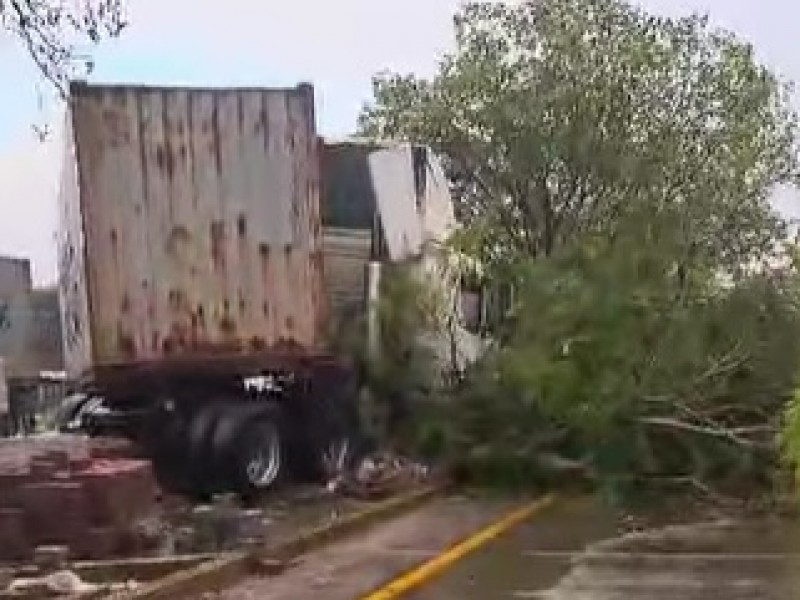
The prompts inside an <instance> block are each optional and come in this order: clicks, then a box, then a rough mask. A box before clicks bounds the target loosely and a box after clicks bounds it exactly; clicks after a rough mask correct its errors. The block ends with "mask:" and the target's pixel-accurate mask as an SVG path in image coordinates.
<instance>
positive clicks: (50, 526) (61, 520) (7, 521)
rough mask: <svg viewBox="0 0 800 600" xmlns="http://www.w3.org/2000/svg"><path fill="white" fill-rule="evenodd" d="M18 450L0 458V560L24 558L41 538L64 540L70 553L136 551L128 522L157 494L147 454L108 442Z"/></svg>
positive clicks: (148, 509) (150, 508) (147, 509)
mask: <svg viewBox="0 0 800 600" xmlns="http://www.w3.org/2000/svg"><path fill="white" fill-rule="evenodd" d="M9 448H11V451H12V452H14V451H15V450H14V449H13V447H12V446H8V445H6V446H5V447H0V453H1V452H3V451H5V452H6V456H7V457H8V452H9ZM20 455H21V453H20V452H19V450H16V455H15V456H14V460H8V458H7V459H6V460H5V461H0V560H25V559H27V558H29V557H30V556H31V555H32V553H33V550H34V548H36V547H37V546H41V545H65V546H69V548H70V554H71V556H72V557H74V558H107V557H111V556H115V555H120V554H125V553H130V552H132V551H136V549H137V548H136V544H137V540H136V535H135V531H134V525H135V523H136V522H137V521H138V520H139V519H140V518H141V517H144V516H147V515H150V514H152V513H153V512H154V510H155V508H156V500H157V497H158V493H157V486H156V483H155V478H154V477H153V474H152V471H151V468H150V464H149V462H147V461H144V460H138V459H136V458H131V457H130V456H126V452H125V449H124V447H123V448H115V447H113V446H112V447H109V446H107V445H94V446H92V445H85V446H83V447H78V448H76V447H69V448H56V449H54V448H52V447H51V448H46V447H45V448H44V449H41V450H40V451H35V450H34V451H33V452H29V453H28V454H27V456H26V457H25V458H26V459H27V460H23V461H20ZM20 463H22V464H20Z"/></svg>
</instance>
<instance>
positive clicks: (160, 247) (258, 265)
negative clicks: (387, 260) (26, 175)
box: [60, 84, 325, 374]
mask: <svg viewBox="0 0 800 600" xmlns="http://www.w3.org/2000/svg"><path fill="white" fill-rule="evenodd" d="M71 95H72V98H71V103H70V112H71V121H70V122H71V131H72V134H73V135H72V140H71V143H72V144H74V152H72V153H70V152H69V151H68V153H67V156H68V161H67V165H66V168H65V171H64V174H63V179H62V181H63V185H62V193H61V199H62V201H61V204H62V207H61V214H62V224H63V226H62V232H61V243H60V264H61V281H60V287H61V296H62V312H63V320H64V330H65V353H66V359H67V360H66V362H67V368H68V370H69V371H70V372H71V373H72V374H85V373H86V372H88V371H90V370H91V369H92V368H98V367H101V366H112V365H129V364H135V363H142V362H150V363H152V362H153V361H165V359H170V358H180V359H186V358H194V357H197V358H200V357H202V358H208V357H218V356H221V355H225V356H238V355H243V354H253V353H268V352H269V351H270V350H271V349H278V348H281V349H285V348H292V349H294V350H295V351H296V350H298V349H300V350H308V351H312V350H316V349H318V346H319V344H320V343H321V340H322V338H323V331H322V329H323V325H324V323H323V316H324V314H325V299H324V296H325V295H324V292H323V288H322V256H321V251H322V246H321V243H322V239H321V238H322V234H321V227H320V214H319V186H320V185H319V157H318V147H319V145H318V142H317V137H316V131H315V124H314V100H313V89H312V88H311V86H308V85H301V86H298V87H297V88H294V89H284V90H269V89H216V90H211V89H182V88H147V87H130V86H127V87H124V86H94V85H91V86H87V85H85V84H81V85H76V86H73V88H72V90H71ZM70 154H72V155H73V158H72V160H69V156H70Z"/></svg>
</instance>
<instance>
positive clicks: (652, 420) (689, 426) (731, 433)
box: [637, 417, 773, 451]
mask: <svg viewBox="0 0 800 600" xmlns="http://www.w3.org/2000/svg"><path fill="white" fill-rule="evenodd" d="M637 421H638V422H639V423H641V424H643V425H652V426H655V427H664V428H667V429H677V430H680V431H688V432H691V433H697V434H700V435H706V436H710V437H715V438H719V439H724V440H727V441H729V442H732V443H734V444H736V445H738V446H741V447H743V448H748V449H750V450H761V451H770V450H772V449H773V446H772V444H766V443H759V442H755V441H753V440H749V439H747V438H744V437H742V436H741V434H739V433H737V431H736V430H735V429H724V428H719V427H710V426H703V425H695V424H694V423H687V422H686V421H680V420H678V419H672V418H669V417H639V418H638V419H637Z"/></svg>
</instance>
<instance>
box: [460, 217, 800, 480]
mask: <svg viewBox="0 0 800 600" xmlns="http://www.w3.org/2000/svg"><path fill="white" fill-rule="evenodd" d="M617 228H618V234H617V236H616V237H615V238H614V239H613V240H611V239H609V238H608V237H607V236H605V237H604V236H599V235H598V236H591V237H588V238H585V239H584V240H583V242H582V243H581V244H575V245H572V246H570V247H569V248H565V249H560V250H557V251H554V253H553V254H551V255H550V256H549V257H546V258H542V259H539V260H536V261H530V262H528V263H527V264H526V265H524V266H523V268H522V272H521V273H520V274H519V276H518V281H520V282H521V285H520V289H519V306H518V307H517V312H516V316H515V317H514V319H513V321H512V322H510V323H509V324H508V325H507V326H508V329H509V331H508V333H507V335H506V336H505V338H504V344H503V345H502V347H500V348H499V349H498V350H497V351H495V352H493V353H491V354H490V355H489V356H487V357H486V359H485V360H484V362H483V363H482V364H481V365H480V366H479V368H478V369H477V370H476V371H474V372H473V373H472V374H471V381H470V382H469V384H468V385H467V386H466V387H465V389H463V390H460V391H459V392H458V400H459V404H458V406H452V407H451V408H452V411H451V412H450V418H451V419H452V420H454V421H456V425H455V430H456V434H455V435H454V438H455V439H456V444H455V448H454V454H455V455H457V456H462V457H465V458H466V466H467V468H468V470H469V471H470V472H472V473H473V474H476V476H478V477H489V478H491V479H494V478H496V477H497V476H500V477H502V478H506V477H510V478H511V479H512V480H518V479H524V478H525V477H535V476H537V474H541V473H543V472H547V471H548V470H549V471H553V470H554V468H555V472H556V474H558V473H562V474H563V471H564V469H567V470H569V471H571V472H573V471H575V470H576V469H577V470H578V471H579V472H581V473H582V474H583V475H584V476H589V477H590V478H593V479H595V480H597V481H599V482H600V483H602V484H603V485H604V486H606V487H608V489H615V490H617V491H618V488H619V486H621V485H622V486H634V487H635V486H636V485H640V484H645V483H657V482H660V483H668V484H670V485H672V484H678V483H680V484H682V485H685V484H690V485H693V486H695V487H698V488H702V489H706V488H708V487H712V486H714V485H716V484H717V483H724V484H730V483H731V482H734V481H735V482H739V481H747V482H750V483H753V482H760V483H764V480H765V478H767V476H768V474H769V473H770V472H771V471H772V469H773V467H774V466H775V464H776V458H777V453H776V446H775V444H774V442H773V440H774V436H775V435H776V432H777V431H778V429H779V427H780V422H779V418H780V415H781V412H782V410H783V409H782V406H783V404H784V403H785V401H786V400H787V396H788V395H789V393H790V391H791V389H792V385H793V381H794V378H795V373H796V370H797V363H798V359H799V358H800V316H799V313H798V310H797V303H796V297H795V294H794V291H793V286H792V285H789V283H787V281H786V280H784V279H782V278H781V277H778V276H777V275H776V274H769V273H759V274H754V275H750V276H747V277H743V278H741V279H739V280H738V281H737V282H736V283H735V285H727V284H725V283H724V282H720V281H719V280H718V279H716V278H715V277H713V276H712V275H711V274H706V276H701V275H700V274H698V273H695V278H694V279H695V280H694V281H692V282H691V283H687V282H686V281H685V280H683V279H682V276H681V275H680V272H679V270H678V269H676V268H675V262H674V258H675V248H677V247H680V243H681V238H680V235H679V234H680V231H679V230H677V229H676V228H675V225H674V222H673V221H672V220H671V219H664V220H662V219H660V218H659V219H654V218H653V217H652V216H649V217H648V218H647V219H646V220H644V221H643V220H642V219H638V218H634V219H626V220H625V221H623V222H620V223H618V225H617ZM789 281H790V280H789ZM792 414H793V415H794V416H795V425H794V428H795V429H794V430H796V428H797V426H796V414H797V411H796V410H795V412H794V413H792ZM794 430H792V431H794ZM793 439H794V438H793ZM796 447H797V444H796V442H794V446H791V448H795V449H796Z"/></svg>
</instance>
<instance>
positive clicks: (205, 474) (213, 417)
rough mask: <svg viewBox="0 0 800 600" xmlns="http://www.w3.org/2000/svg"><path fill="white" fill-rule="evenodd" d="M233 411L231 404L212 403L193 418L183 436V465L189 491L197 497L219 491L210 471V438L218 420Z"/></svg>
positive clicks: (219, 485) (212, 449)
mask: <svg viewBox="0 0 800 600" xmlns="http://www.w3.org/2000/svg"><path fill="white" fill-rule="evenodd" d="M231 410H232V406H231V402H230V401H225V400H215V401H213V402H210V403H208V404H207V405H205V406H204V407H203V408H201V409H200V410H199V411H198V412H197V414H195V415H194V416H193V417H192V419H191V421H190V422H189V427H188V430H187V432H186V436H187V439H186V447H185V452H186V457H185V464H186V468H187V471H188V473H189V474H190V477H191V481H192V482H193V483H192V487H193V488H194V491H195V493H196V494H197V495H198V496H200V497H206V496H208V495H209V494H213V493H214V492H216V491H221V487H222V486H221V482H220V481H219V478H218V477H217V476H216V473H215V472H214V470H213V469H210V468H209V466H210V465H211V463H212V461H213V459H214V448H213V443H212V439H213V435H214V430H215V429H216V427H217V424H218V423H219V421H220V419H222V418H223V417H224V416H225V415H226V414H228V413H229V412H230V411H231Z"/></svg>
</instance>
